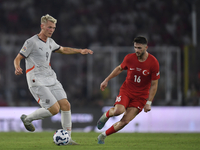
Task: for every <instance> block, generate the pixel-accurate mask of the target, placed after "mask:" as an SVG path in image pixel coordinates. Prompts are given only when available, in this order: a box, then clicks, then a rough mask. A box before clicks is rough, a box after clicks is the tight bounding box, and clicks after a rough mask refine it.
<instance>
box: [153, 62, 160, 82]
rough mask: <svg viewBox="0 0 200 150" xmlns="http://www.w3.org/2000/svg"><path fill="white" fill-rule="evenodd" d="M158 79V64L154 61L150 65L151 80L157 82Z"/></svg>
mask: <svg viewBox="0 0 200 150" xmlns="http://www.w3.org/2000/svg"><path fill="white" fill-rule="evenodd" d="M159 78H160V71H159V63H158V61H157V60H156V61H155V62H154V63H153V65H152V74H151V80H157V79H159Z"/></svg>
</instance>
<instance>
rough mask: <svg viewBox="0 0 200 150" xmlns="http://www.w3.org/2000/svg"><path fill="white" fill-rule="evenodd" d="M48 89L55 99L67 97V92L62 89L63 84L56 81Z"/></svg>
mask: <svg viewBox="0 0 200 150" xmlns="http://www.w3.org/2000/svg"><path fill="white" fill-rule="evenodd" d="M50 90H51V93H52V94H53V96H54V97H55V98H56V100H57V101H60V100H62V99H67V94H66V92H65V90H64V89H63V86H62V85H61V84H60V82H57V83H56V84H55V85H53V86H51V87H50Z"/></svg>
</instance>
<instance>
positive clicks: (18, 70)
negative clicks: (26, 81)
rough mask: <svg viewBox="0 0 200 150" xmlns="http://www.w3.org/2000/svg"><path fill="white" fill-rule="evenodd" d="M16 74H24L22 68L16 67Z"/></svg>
mask: <svg viewBox="0 0 200 150" xmlns="http://www.w3.org/2000/svg"><path fill="white" fill-rule="evenodd" d="M15 74H16V75H21V74H23V70H22V68H16V69H15Z"/></svg>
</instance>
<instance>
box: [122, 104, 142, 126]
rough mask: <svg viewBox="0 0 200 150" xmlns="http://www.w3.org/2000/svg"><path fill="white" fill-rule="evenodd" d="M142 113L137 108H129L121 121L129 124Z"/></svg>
mask: <svg viewBox="0 0 200 150" xmlns="http://www.w3.org/2000/svg"><path fill="white" fill-rule="evenodd" d="M139 112H140V111H139V110H138V109H137V108H135V107H128V108H127V109H126V112H125V113H124V115H123V117H122V119H121V121H123V122H126V123H129V122H130V121H131V120H133V119H134V118H135V117H136V116H137V115H138V113H139Z"/></svg>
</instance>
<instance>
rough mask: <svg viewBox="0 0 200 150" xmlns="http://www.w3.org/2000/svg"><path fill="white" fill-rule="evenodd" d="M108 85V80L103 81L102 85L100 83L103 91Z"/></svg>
mask: <svg viewBox="0 0 200 150" xmlns="http://www.w3.org/2000/svg"><path fill="white" fill-rule="evenodd" d="M107 85H108V82H107V81H103V82H102V83H101V85H100V89H101V90H102V91H104V90H105V88H106V87H107Z"/></svg>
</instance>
